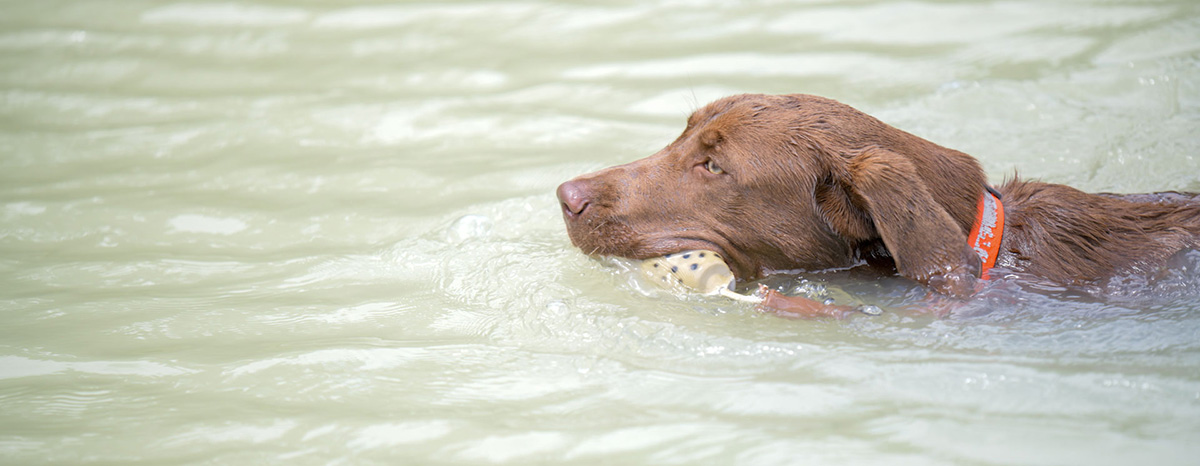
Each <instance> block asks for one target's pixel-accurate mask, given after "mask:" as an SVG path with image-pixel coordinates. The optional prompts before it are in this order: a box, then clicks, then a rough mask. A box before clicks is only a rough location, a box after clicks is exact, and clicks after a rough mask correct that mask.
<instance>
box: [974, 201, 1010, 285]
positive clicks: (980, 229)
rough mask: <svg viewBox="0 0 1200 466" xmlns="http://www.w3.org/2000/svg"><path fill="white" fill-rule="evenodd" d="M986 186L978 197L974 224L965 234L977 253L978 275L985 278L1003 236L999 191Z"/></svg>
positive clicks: (1002, 209) (1001, 204)
mask: <svg viewBox="0 0 1200 466" xmlns="http://www.w3.org/2000/svg"><path fill="white" fill-rule="evenodd" d="M986 188H987V189H984V191H983V195H982V196H980V197H979V208H978V210H977V212H978V213H977V214H976V215H975V225H974V226H972V227H971V234H969V235H967V244H968V245H970V246H971V249H974V250H975V253H976V254H979V261H980V263H981V264H980V267H979V276H980V278H983V279H985V280H986V279H987V278H988V271H989V270H991V268H992V267H993V266H995V265H996V256H997V255H999V254H1000V240H1001V239H1002V238H1003V237H1004V204H1003V203H1001V202H1000V193H997V192H996V191H995V190H994V189H992V187H991V186H987V187H986Z"/></svg>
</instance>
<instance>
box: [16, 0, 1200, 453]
mask: <svg viewBox="0 0 1200 466" xmlns="http://www.w3.org/2000/svg"><path fill="white" fill-rule="evenodd" d="M741 92H766V93H791V92H805V93H814V94H820V95H824V96H828V97H832V98H835V99H838V100H841V101H844V102H846V103H849V104H851V105H854V106H856V107H858V108H860V109H863V110H865V111H867V112H869V113H872V114H874V115H876V116H878V117H880V118H881V119H883V120H884V121H886V122H889V123H891V124H893V125H896V126H898V127H901V128H904V129H906V130H908V131H911V132H914V133H916V134H918V135H921V136H923V137H926V138H928V139H931V140H933V141H936V142H938V143H941V144H943V145H946V146H949V147H954V148H957V149H960V150H963V151H965V152H968V153H971V154H973V155H975V156H976V157H978V158H979V159H980V160H981V161H982V163H983V165H984V167H985V168H986V169H987V170H988V172H989V174H990V176H991V177H992V180H993V181H995V182H999V181H1000V180H1002V179H1003V178H1004V177H1006V176H1010V175H1011V174H1012V173H1013V171H1014V170H1017V169H1019V170H1020V173H1021V175H1022V176H1024V177H1033V178H1042V179H1045V180H1048V181H1054V182H1062V183H1069V184H1072V185H1074V186H1077V187H1079V188H1082V189H1086V190H1093V191H1118V192H1138V191H1155V190H1192V191H1200V159H1198V157H1200V150H1198V149H1200V130H1198V128H1200V126H1198V123H1200V4H1197V3H1195V2H1193V1H1181V0H1175V1H1072V2H1044V1H1032V0H1030V1H1007V2H967V1H962V2H932V1H930V2H872V1H865V2H859V1H855V2H815V1H795V2H789V1H764V2H743V3H740V4H739V3H735V2H715V1H687V0H652V1H638V2H633V1H623V2H582V1H561V2H537V1H531V2H509V1H495V2H424V3H409V2H359V3H357V4H352V3H350V2H315V1H304V0H278V1H263V2H258V3H247V2H215V3H209V2H181V3H170V2H151V1H138V0H126V1H113V0H87V1H84V0H76V1H45V0H40V1H4V2H3V3H0V463H5V464H40V463H56V464H81V463H107V464H182V463H186V464H493V463H502V464H549V463H553V464H561V463H568V464H655V465H660V464H722V465H724V464H746V465H770V464H789V465H790V464H837V465H843V464H922V465H925V464H935V465H936V464H946V465H962V464H978V465H990V464H1063V465H1067V464H1119V465H1125V464H1194V462H1195V461H1196V460H1195V458H1198V457H1200V279H1196V274H1193V275H1188V271H1187V270H1184V271H1183V272H1181V276H1180V277H1179V278H1178V279H1177V280H1174V281H1168V282H1166V283H1165V284H1156V285H1153V286H1150V285H1145V284H1140V285H1144V286H1140V285H1139V284H1138V283H1133V284H1131V286H1130V287H1128V289H1125V290H1122V292H1121V293H1118V295H1119V296H1115V297H1113V298H1111V299H1092V298H1088V297H1084V296H1081V295H1079V294H1078V293H1076V292H1073V291H1072V290H1054V289H1031V288H1029V287H1024V286H1021V285H1020V284H1018V283H1005V282H1000V283H998V284H997V285H996V286H995V287H994V288H993V289H992V290H990V292H988V293H986V295H985V296H984V297H981V298H980V299H978V300H977V301H976V302H974V303H971V304H970V305H968V306H966V307H965V308H964V309H961V310H959V311H958V312H956V313H954V314H952V315H951V316H948V317H945V318H934V317H931V316H929V315H928V314H927V313H923V312H920V311H919V309H917V308H920V307H921V306H922V305H923V304H922V303H926V301H925V292H924V290H922V289H920V288H917V287H915V286H913V285H912V284H910V283H908V282H905V281H903V280H897V279H874V278H870V277H864V276H858V275H856V274H854V273H853V272H838V273H813V274H806V275H802V276H797V277H783V278H781V279H777V281H776V283H782V285H783V286H790V285H789V282H788V281H789V280H790V281H791V282H793V283H792V284H797V283H798V284H801V285H803V286H818V287H819V286H831V287H836V288H841V289H844V290H846V291H847V292H849V293H852V294H854V295H856V296H859V297H860V298H862V299H866V300H871V301H873V302H878V303H880V304H882V305H883V307H885V308H888V309H889V312H888V313H887V314H885V315H884V316H882V317H879V318H867V317H865V316H864V317H860V318H853V319H849V320H845V321H825V320H818V321H791V320H784V319H780V318H776V317H771V316H767V315H762V314H760V313H759V312H757V311H756V310H755V309H754V308H753V307H749V306H743V305H740V304H736V303H733V302H729V301H722V300H719V299H707V298H698V297H682V298H681V297H675V296H671V295H667V294H664V293H656V292H651V291H647V290H645V289H644V288H643V287H642V286H641V285H640V284H639V283H638V282H637V281H636V280H635V279H633V278H632V276H631V274H629V273H627V272H625V271H623V270H622V269H621V268H620V267H616V266H613V265H612V264H609V263H602V262H597V261H594V260H591V259H588V258H586V257H584V256H583V255H582V254H581V253H580V252H579V251H577V250H575V249H574V248H573V247H572V246H571V244H570V242H569V240H568V239H567V237H566V234H565V231H564V229H563V225H562V222H561V218H560V214H559V208H558V205H557V201H556V199H555V198H554V195H553V190H554V188H555V187H556V186H557V185H558V184H559V183H561V182H562V181H565V180H566V179H569V178H570V177H572V176H575V175H577V174H581V173H585V172H588V171H591V170H594V169H598V168H601V167H605V166H609V165H613V164H617V163H623V162H627V161H630V160H633V159H636V158H639V157H643V156H646V155H649V154H651V153H653V152H654V151H656V150H657V149H658V148H659V147H661V146H663V145H665V144H666V143H667V142H669V141H671V140H672V139H673V138H674V137H675V136H676V135H677V134H678V133H679V131H681V130H682V128H683V124H684V120H685V117H686V115H687V114H688V113H689V112H690V111H691V110H693V109H695V108H696V107H698V106H699V105H702V104H703V103H705V102H707V101H709V100H712V99H714V98H716V97H719V96H724V95H727V94H733V93H741ZM1196 262H1200V259H1198V260H1197V261H1196ZM780 280H782V281H780ZM805 280H807V282H804V281H805Z"/></svg>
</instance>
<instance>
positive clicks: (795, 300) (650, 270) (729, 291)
mask: <svg viewBox="0 0 1200 466" xmlns="http://www.w3.org/2000/svg"><path fill="white" fill-rule="evenodd" d="M641 269H642V272H643V273H644V274H645V275H646V277H647V278H648V279H649V280H650V281H651V282H654V283H655V284H657V285H659V286H662V287H664V288H667V289H671V290H674V291H695V292H699V293H701V294H704V295H707V296H714V295H720V296H724V297H726V298H730V299H734V300H737V301H742V302H747V303H753V304H759V305H761V306H762V307H764V308H767V309H768V310H771V311H773V312H775V313H776V314H780V315H783V316H785V317H818V316H832V317H845V316H846V315H848V314H850V313H853V312H855V311H857V312H862V313H865V314H869V315H878V314H879V308H878V307H875V306H856V307H850V306H838V305H834V304H833V303H831V302H817V301H814V300H811V299H808V298H804V297H799V296H786V295H784V294H782V293H780V292H778V291H775V290H772V289H769V288H767V287H766V285H759V288H758V292H757V293H755V294H754V295H745V294H741V293H738V292H736V291H734V285H735V283H736V281H737V279H736V278H734V276H733V272H732V271H731V270H730V269H729V265H728V264H726V263H725V259H724V258H722V257H721V255H720V254H718V253H716V252H714V251H707V250H702V249H697V250H692V251H683V252H679V253H675V254H667V255H665V256H661V257H655V258H652V259H646V260H644V261H642V264H641Z"/></svg>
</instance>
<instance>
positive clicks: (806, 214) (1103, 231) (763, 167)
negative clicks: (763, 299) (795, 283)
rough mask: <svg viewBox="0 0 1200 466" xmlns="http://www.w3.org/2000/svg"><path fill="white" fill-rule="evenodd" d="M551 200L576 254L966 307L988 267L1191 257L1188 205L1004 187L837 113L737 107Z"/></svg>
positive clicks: (791, 106)
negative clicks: (677, 259) (838, 280)
mask: <svg viewBox="0 0 1200 466" xmlns="http://www.w3.org/2000/svg"><path fill="white" fill-rule="evenodd" d="M557 196H558V199H559V201H561V206H562V215H563V219H564V221H565V222H566V226H567V232H568V235H569V236H570V238H571V242H572V243H573V244H574V245H575V246H577V247H579V248H580V249H581V250H583V251H584V252H586V253H588V254H591V255H608V256H619V257H626V258H631V259H646V258H650V257H656V256H662V255H665V254H670V253H675V252H679V251H683V250H689V249H707V250H713V251H717V252H718V253H720V254H721V255H722V256H723V257H724V258H726V260H727V261H728V262H729V265H730V268H731V269H732V270H733V273H734V275H735V276H736V277H737V278H738V279H741V280H754V279H757V278H760V277H763V276H765V275H767V274H771V273H773V272H779V271H797V270H808V271H813V270H823V269H832V268H845V267H851V266H855V265H858V264H862V263H864V262H867V263H872V264H882V266H883V267H885V268H889V269H891V270H895V271H896V272H897V273H899V274H900V275H902V276H904V277H907V278H909V279H912V280H915V281H917V282H920V283H922V284H924V285H926V286H928V287H929V288H931V289H932V290H934V291H936V292H938V293H941V294H944V295H949V296H952V297H959V298H965V297H969V296H971V295H972V294H973V293H975V292H976V290H977V289H978V286H977V285H978V281H979V280H982V279H986V278H987V277H988V276H989V273H990V271H991V270H992V269H993V268H1000V269H1003V270H1005V271H1007V272H1009V273H1013V274H1016V276H1031V277H1037V278H1038V279H1041V280H1045V281H1049V282H1052V283H1056V284H1061V285H1066V286H1085V287H1086V286H1099V287H1103V285H1104V284H1105V283H1106V282H1107V281H1108V280H1111V279H1113V278H1114V277H1119V276H1122V275H1127V274H1144V273H1155V271H1157V270H1161V269H1162V268H1163V267H1165V266H1166V264H1167V263H1168V261H1169V260H1170V258H1171V257H1172V256H1174V255H1176V254H1179V253H1181V252H1185V251H1188V250H1195V249H1197V248H1198V247H1200V195H1197V194H1195V193H1181V192H1161V193H1154V194H1133V195H1122V194H1108V193H1099V194H1090V193H1085V192H1082V191H1080V190H1077V189H1075V188H1071V187H1069V186H1065V185H1060V184H1051V183H1044V182H1039V181H1026V180H1022V179H1019V178H1017V177H1014V178H1013V179H1011V180H1008V181H1007V182H1005V183H1003V184H1001V185H999V186H995V187H993V186H991V185H989V184H988V181H987V178H986V176H985V174H984V172H983V169H982V168H981V167H980V165H979V162H978V161H977V160H976V159H974V158H973V157H971V156H970V155H967V154H965V153H962V152H959V151H956V150H953V149H949V148H946V147H942V146H939V145H937V144H935V143H933V142H930V141H927V140H925V139H922V138H920V137H917V136H915V135H912V134H910V133H907V132H905V131H902V130H900V129H897V128H894V127H892V126H889V125H887V124H885V123H883V122H881V121H879V120H877V119H875V118H874V117H871V116H869V115H867V114H865V113H863V112H860V111H858V110H856V109H854V108H851V107H850V106H848V105H845V104H842V103H839V102H837V101H834V100H831V99H827V98H823V97H818V96H812V95H803V94H796V95H754V94H747V95H737V96H731V97H726V98H723V99H720V100H717V101H715V102H712V103H711V104H708V105H706V106H704V107H703V108H701V109H699V110H697V111H695V112H694V113H692V114H691V116H690V117H689V118H688V120H687V126H686V128H685V129H684V130H683V133H682V134H681V135H680V136H679V137H678V138H677V139H675V141H674V142H672V143H670V144H669V145H667V146H666V147H665V148H663V149H662V150H660V151H658V152H657V153H655V154H654V155H651V156H649V157H647V158H644V159H641V160H637V161H634V162H632V163H628V164H625V165H620V166H616V167H611V168H607V169H604V170H600V171H598V172H595V173H590V174H586V175H582V176H579V177H577V178H574V179H572V180H570V181H567V182H565V183H563V184H562V185H560V186H559V187H558V190H557Z"/></svg>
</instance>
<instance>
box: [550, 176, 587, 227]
mask: <svg viewBox="0 0 1200 466" xmlns="http://www.w3.org/2000/svg"><path fill="white" fill-rule="evenodd" d="M558 200H559V202H561V203H562V209H563V213H564V214H566V215H567V217H570V218H574V217H577V216H579V215H582V214H583V211H584V210H586V209H587V208H588V205H591V203H592V193H591V190H590V189H589V188H588V186H587V184H586V183H585V182H583V181H580V180H571V181H568V182H566V183H563V184H561V185H559V186H558Z"/></svg>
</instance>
